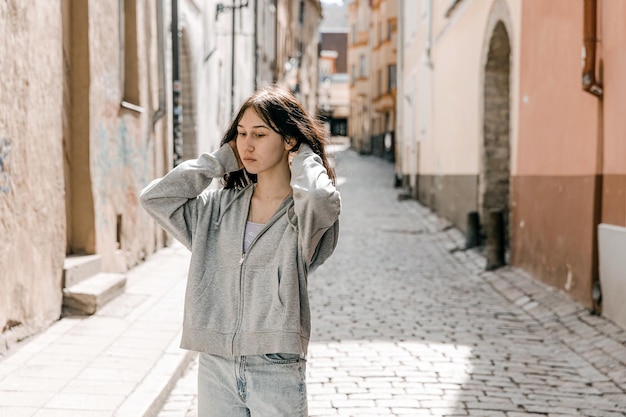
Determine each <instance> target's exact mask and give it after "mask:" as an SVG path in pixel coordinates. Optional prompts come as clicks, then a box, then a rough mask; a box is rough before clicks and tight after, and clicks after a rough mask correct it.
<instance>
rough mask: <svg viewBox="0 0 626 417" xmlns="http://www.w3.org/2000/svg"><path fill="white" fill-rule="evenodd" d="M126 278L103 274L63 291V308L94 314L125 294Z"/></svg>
mask: <svg viewBox="0 0 626 417" xmlns="http://www.w3.org/2000/svg"><path fill="white" fill-rule="evenodd" d="M125 288H126V276H125V275H124V274H111V273H105V272H101V273H99V274H96V275H94V276H92V277H91V278H87V279H85V280H84V281H81V282H79V283H78V284H75V285H72V286H71V287H69V288H64V289H63V307H64V308H65V309H66V310H69V311H71V312H73V313H81V314H94V313H95V312H96V311H98V309H100V308H102V306H104V305H105V304H106V303H108V302H109V301H111V300H112V299H113V298H115V297H117V296H118V295H120V294H122V293H123V292H124V289H125Z"/></svg>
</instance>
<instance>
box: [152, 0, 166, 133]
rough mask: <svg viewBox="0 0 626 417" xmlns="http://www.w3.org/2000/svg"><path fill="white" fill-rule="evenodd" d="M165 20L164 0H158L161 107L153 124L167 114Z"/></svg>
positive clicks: (153, 117) (153, 118) (154, 116)
mask: <svg viewBox="0 0 626 417" xmlns="http://www.w3.org/2000/svg"><path fill="white" fill-rule="evenodd" d="M164 25H165V22H164V21H163V0H158V1H157V42H158V44H159V46H158V54H159V63H158V65H159V69H158V71H159V74H158V77H159V107H158V108H157V110H156V112H154V114H153V115H152V125H153V126H154V125H155V124H156V122H158V121H159V119H160V118H161V117H163V116H165V106H166V103H165V29H164V27H163V26H164Z"/></svg>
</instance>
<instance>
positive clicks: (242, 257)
mask: <svg viewBox="0 0 626 417" xmlns="http://www.w3.org/2000/svg"><path fill="white" fill-rule="evenodd" d="M244 259H246V254H245V253H244V254H243V255H241V259H239V265H243V261H244Z"/></svg>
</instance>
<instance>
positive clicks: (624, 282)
mask: <svg viewBox="0 0 626 417" xmlns="http://www.w3.org/2000/svg"><path fill="white" fill-rule="evenodd" d="M598 249H599V253H600V256H599V260H600V262H599V263H600V285H601V287H602V315H603V316H605V317H606V318H608V319H610V320H612V321H613V322H614V323H615V324H617V325H618V326H620V327H621V328H623V329H626V303H624V294H626V256H624V254H626V227H621V226H615V225H611V224H600V225H598Z"/></svg>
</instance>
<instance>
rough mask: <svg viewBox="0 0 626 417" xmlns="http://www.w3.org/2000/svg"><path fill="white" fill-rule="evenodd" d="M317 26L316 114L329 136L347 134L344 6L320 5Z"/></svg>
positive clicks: (348, 98) (348, 105)
mask: <svg viewBox="0 0 626 417" xmlns="http://www.w3.org/2000/svg"><path fill="white" fill-rule="evenodd" d="M323 7H324V19H323V20H322V23H321V24H320V29H319V38H320V58H319V88H318V108H317V115H318V117H319V118H320V119H322V120H323V121H324V122H325V124H326V127H327V130H328V131H329V132H330V134H331V135H333V136H347V135H348V117H349V113H350V83H349V76H348V65H347V59H348V13H347V6H346V5H345V4H324V5H323Z"/></svg>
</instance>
